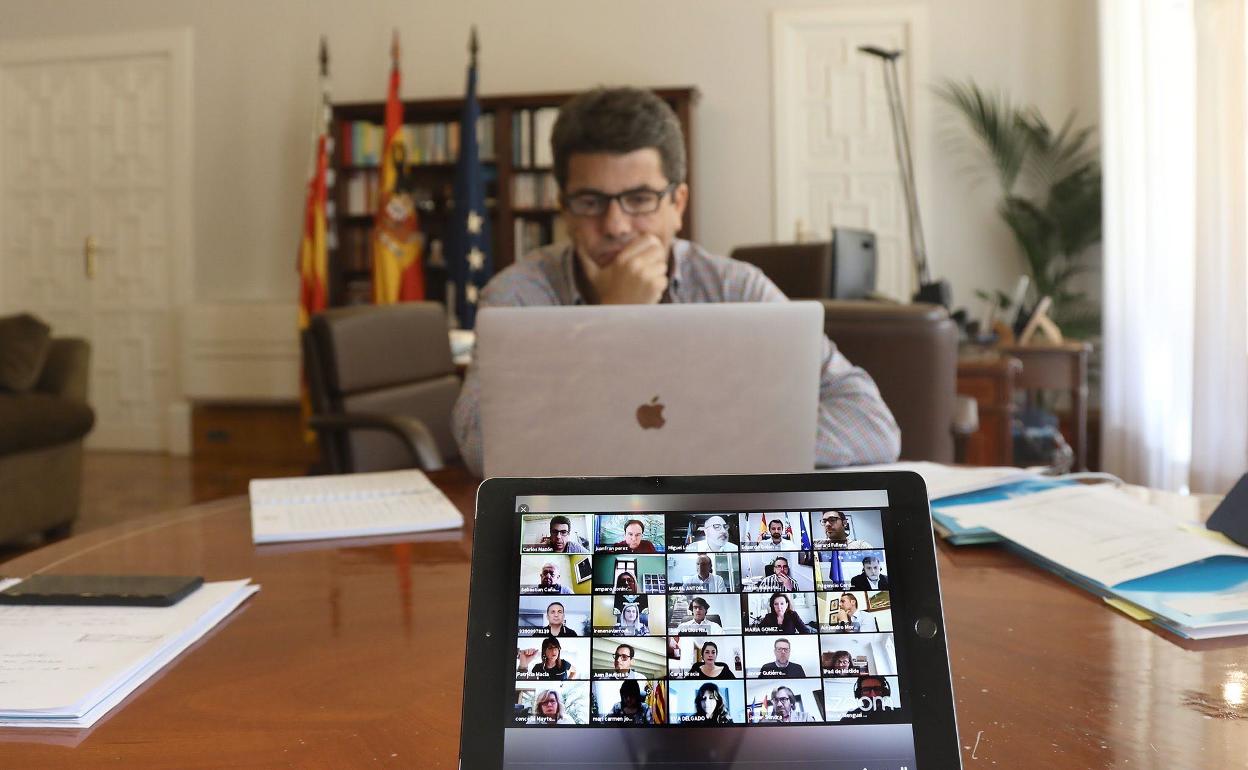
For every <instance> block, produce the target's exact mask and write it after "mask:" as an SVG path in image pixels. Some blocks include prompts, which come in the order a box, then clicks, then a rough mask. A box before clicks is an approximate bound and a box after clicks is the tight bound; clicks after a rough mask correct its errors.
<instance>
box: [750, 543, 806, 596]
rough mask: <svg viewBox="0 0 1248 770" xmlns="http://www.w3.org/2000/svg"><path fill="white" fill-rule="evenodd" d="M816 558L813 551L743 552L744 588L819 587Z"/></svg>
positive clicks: (771, 590)
mask: <svg viewBox="0 0 1248 770" xmlns="http://www.w3.org/2000/svg"><path fill="white" fill-rule="evenodd" d="M813 562H814V559H813V556H812V555H811V552H810V551H789V552H783V553H767V552H762V553H743V554H741V590H742V591H751V592H753V591H766V592H767V593H774V592H776V591H784V592H786V593H793V592H794V591H813V590H815V568H814V563H813Z"/></svg>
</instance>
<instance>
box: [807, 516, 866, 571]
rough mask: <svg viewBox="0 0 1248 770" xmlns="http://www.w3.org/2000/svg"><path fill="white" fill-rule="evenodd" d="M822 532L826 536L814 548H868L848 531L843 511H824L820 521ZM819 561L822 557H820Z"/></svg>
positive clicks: (864, 541)
mask: <svg viewBox="0 0 1248 770" xmlns="http://www.w3.org/2000/svg"><path fill="white" fill-rule="evenodd" d="M820 523H822V524H823V531H824V533H825V534H826V535H827V537H825V538H824V539H823V540H816V541H815V547H816V548H870V547H871V544H870V543H868V542H867V541H866V540H856V539H854V537H853V534H852V533H851V532H850V529H849V526H850V525H849V519H848V517H846V516H845V513H844V511H825V512H824V514H823V517H822V518H821V519H820ZM821 560H823V559H822V557H821Z"/></svg>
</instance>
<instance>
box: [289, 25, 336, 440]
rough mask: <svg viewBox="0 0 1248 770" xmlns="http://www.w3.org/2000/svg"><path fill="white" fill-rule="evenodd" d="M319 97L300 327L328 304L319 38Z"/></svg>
mask: <svg viewBox="0 0 1248 770" xmlns="http://www.w3.org/2000/svg"><path fill="white" fill-rule="evenodd" d="M320 58H321V101H320V106H319V109H318V110H317V120H316V126H317V135H316V143H315V145H314V146H315V148H316V149H315V153H316V154H315V156H314V158H313V162H312V175H311V177H310V178H309V179H308V195H307V200H306V201H305V203H304V206H303V237H302V239H301V240H300V243H299V257H298V260H297V262H296V265H295V268H296V269H297V270H298V271H299V330H300V331H303V330H304V329H306V328H308V323H309V322H310V321H311V320H312V316H313V315H315V314H317V313H319V312H321V311H322V310H324V309H325V308H326V306H327V305H328V304H329V301H328V289H327V286H328V273H329V252H328V248H327V243H326V240H325V239H326V226H325V218H326V201H327V199H328V196H327V189H328V183H329V153H330V151H331V144H332V142H333V140H332V139H331V138H330V136H329V113H330V102H329V49H328V47H327V46H326V43H325V38H321V55H320ZM301 390H302V401H303V413H304V415H305V416H306V415H308V414H310V413H311V405H310V403H309V400H308V389H307V383H306V382H304V383H302V388H301Z"/></svg>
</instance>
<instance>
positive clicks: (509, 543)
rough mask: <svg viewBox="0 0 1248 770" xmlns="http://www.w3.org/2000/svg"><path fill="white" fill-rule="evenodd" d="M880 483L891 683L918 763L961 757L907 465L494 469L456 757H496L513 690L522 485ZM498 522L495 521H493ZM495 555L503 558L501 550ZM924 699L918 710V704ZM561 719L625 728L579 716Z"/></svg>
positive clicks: (617, 491) (924, 523)
mask: <svg viewBox="0 0 1248 770" xmlns="http://www.w3.org/2000/svg"><path fill="white" fill-rule="evenodd" d="M878 489H882V490H884V491H885V492H887V494H888V501H889V504H888V509H887V510H888V512H889V513H888V515H886V516H884V517H883V519H882V522H881V525H882V526H883V527H884V539H885V546H886V548H887V550H888V563H889V572H890V576H892V575H895V574H897V573H898V572H899V571H904V572H905V573H906V575H905V578H904V580H899V579H898V578H896V577H893V579H892V580H891V581H890V586H889V591H890V593H893V594H894V598H893V604H894V605H895V607H896V608H897V609H895V610H894V616H893V617H894V623H893V629H894V634H895V636H894V642H895V644H896V650H897V656H898V666H899V670H905V671H907V672H908V675H907V676H906V677H905V679H904V680H903V681H902V682H901V683H899V684H900V688H901V691H902V693H904V694H906V697H905V698H903V704H904V705H908V710H909V713H910V719H911V724H912V725H913V730H914V749H915V757H916V765H917V767H919V768H924V767H960V766H961V752H960V749H959V745H958V735H957V723H956V719H955V715H954V700H953V686H952V679H951V677H950V673H949V655H948V648H947V644H946V641H945V623H944V616H943V613H942V611H941V600H940V582H939V574H938V571H937V566H936V548H935V540H934V536H933V533H932V523H931V512H930V509H929V506H928V498H927V489H926V487H925V486H924V483H923V480H922V477H920V476H919V475H918V474H916V473H912V472H909V471H876V472H854V471H846V472H837V473H796V474H761V475H724V476H649V477H619V478H607V477H593V478H492V479H487V480H486V481H485V482H484V483H482V485H481V486H480V488H479V489H478V490H477V505H476V524H475V527H474V536H473V554H472V577H471V580H472V582H471V587H470V593H469V604H468V639H467V644H466V650H465V662H464V700H463V712H462V717H461V728H460V766H461V767H462V768H478V767H480V768H487V767H489V768H497V767H501V766H502V758H503V751H504V745H503V741H504V729H505V728H507V727H509V726H511V725H510V723H508V722H507V721H506V714H505V709H504V708H502V704H505V703H507V701H508V699H510V698H514V693H515V665H514V657H515V655H514V647H515V638H514V636H515V634H514V632H515V625H516V618H517V616H518V605H517V603H516V595H517V592H518V586H517V585H515V583H516V581H517V580H518V577H517V576H518V575H519V570H520V549H519V547H517V543H518V542H519V540H518V538H519V534H520V523H521V519H520V516H519V515H518V514H517V513H516V511H515V500H516V498H517V497H518V496H522V495H608V494H611V495H628V494H637V495H646V494H716V493H718V494H725V493H727V494H734V493H737V494H739V493H770V492H820V491H827V492H842V491H853V490H878ZM491 524H501V525H502V526H491ZM500 557H501V558H500ZM921 619H930V620H932V621H934V622H935V628H936V633H935V635H934V636H933V637H932V638H930V639H924V638H922V637H921V636H920V635H919V633H918V632H917V631H916V628H915V626H916V624H917V623H918V621H919V620H921ZM920 704H921V705H922V706H923V711H922V712H921V713H920V712H918V711H917V710H916V707H917V706H918V705H920ZM566 729H580V730H592V729H604V730H611V729H623V728H612V727H600V728H593V727H588V726H581V727H577V728H566Z"/></svg>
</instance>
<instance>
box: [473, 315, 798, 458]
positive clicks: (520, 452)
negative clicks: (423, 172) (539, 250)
mask: <svg viewBox="0 0 1248 770" xmlns="http://www.w3.org/2000/svg"><path fill="white" fill-rule="evenodd" d="M822 335H823V307H822V306H821V305H820V304H819V303H817V302H765V303H717V304H682V305H620V306H612V307H606V306H593V307H590V306H579V307H567V306H565V307H529V308H489V309H486V310H483V311H482V312H481V313H480V314H479V315H478V316H477V348H476V355H477V365H478V366H479V368H480V377H481V421H482V435H483V441H484V444H485V473H486V475H487V476H607V475H614V476H628V475H657V474H669V475H670V474H710V473H770V472H785V471H809V470H811V469H812V468H813V467H814V457H815V428H816V421H817V415H818V401H819V372H820V365H821V363H822V361H821V359H822V339H823V337H822Z"/></svg>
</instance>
